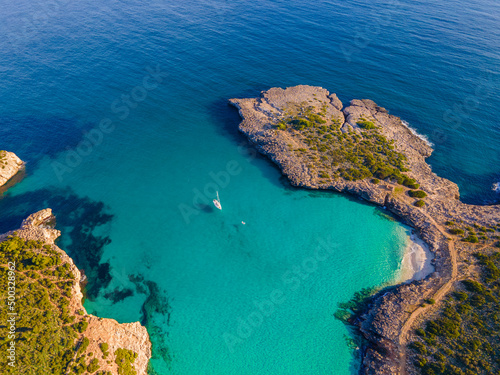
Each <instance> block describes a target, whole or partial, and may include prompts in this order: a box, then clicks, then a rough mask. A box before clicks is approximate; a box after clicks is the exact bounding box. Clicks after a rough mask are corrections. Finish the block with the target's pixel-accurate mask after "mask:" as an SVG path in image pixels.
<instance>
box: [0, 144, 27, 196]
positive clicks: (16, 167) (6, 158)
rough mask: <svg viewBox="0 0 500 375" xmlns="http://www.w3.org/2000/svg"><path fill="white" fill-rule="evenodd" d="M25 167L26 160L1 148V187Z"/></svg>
mask: <svg viewBox="0 0 500 375" xmlns="http://www.w3.org/2000/svg"><path fill="white" fill-rule="evenodd" d="M23 169H24V162H23V161H22V160H21V159H19V158H18V157H17V155H16V154H14V153H12V152H8V151H4V150H0V188H1V187H2V186H4V185H6V184H7V182H9V180H11V179H12V178H13V177H14V176H16V175H17V174H18V173H19V172H20V171H22V170H23ZM0 191H1V190H0Z"/></svg>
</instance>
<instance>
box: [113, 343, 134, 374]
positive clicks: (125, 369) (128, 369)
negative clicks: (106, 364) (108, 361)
mask: <svg viewBox="0 0 500 375" xmlns="http://www.w3.org/2000/svg"><path fill="white" fill-rule="evenodd" d="M115 356H116V359H115V363H116V364H117V365H118V374H119V375H137V371H136V370H135V367H134V365H133V363H134V362H135V359H136V358H137V353H134V352H133V351H131V350H127V349H122V348H119V349H116V351H115Z"/></svg>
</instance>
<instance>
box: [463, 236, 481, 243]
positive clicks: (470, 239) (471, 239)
mask: <svg viewBox="0 0 500 375" xmlns="http://www.w3.org/2000/svg"><path fill="white" fill-rule="evenodd" d="M464 241H465V242H470V243H478V242H479V238H477V236H475V235H474V234H469V236H467V237H466V238H464Z"/></svg>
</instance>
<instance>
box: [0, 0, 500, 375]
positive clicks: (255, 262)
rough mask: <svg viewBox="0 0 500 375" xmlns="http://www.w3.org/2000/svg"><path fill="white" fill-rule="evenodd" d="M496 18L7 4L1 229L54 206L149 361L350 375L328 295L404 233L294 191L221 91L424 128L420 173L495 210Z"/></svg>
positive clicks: (395, 260) (157, 4)
mask: <svg viewBox="0 0 500 375" xmlns="http://www.w3.org/2000/svg"><path fill="white" fill-rule="evenodd" d="M499 9H500V8H499V5H498V3H496V2H492V1H487V2H484V1H482V2H479V1H471V2H467V3H466V4H464V3H462V2H458V1H452V2H447V3H446V5H444V4H435V3H434V2H430V1H423V2H418V3H415V2H410V1H399V2H381V1H375V2H370V3H369V4H365V3H363V2H357V1H349V2H337V1H324V2H320V3H314V6H311V4H309V3H307V2H298V1H287V2H284V1H277V2H276V1H275V2H265V1H260V0H259V1H232V2H228V1H183V2H173V1H165V2H161V1H147V2H141V3H139V2H137V1H120V2H118V1H112V0H105V1H102V2H99V4H95V3H92V2H90V1H80V2H67V1H56V2H54V3H53V4H52V3H51V5H48V4H47V5H46V4H42V3H34V2H31V1H26V0H25V1H21V2H18V3H17V5H16V7H14V6H10V5H7V4H5V5H4V6H3V8H2V12H0V31H1V32H2V33H4V34H5V35H7V38H6V39H5V40H4V41H3V42H2V44H1V45H0V57H1V58H0V61H1V63H0V72H1V74H2V76H3V79H2V80H1V81H0V97H1V98H2V99H3V101H2V107H1V108H0V149H4V148H7V149H9V150H12V151H15V152H16V153H17V154H18V155H19V156H20V157H21V158H22V159H23V160H26V161H27V162H28V166H27V168H28V176H27V178H26V179H25V180H24V181H23V182H22V183H21V184H19V185H17V186H16V187H14V188H13V189H11V190H9V193H8V195H7V196H6V197H5V198H4V199H2V200H1V201H0V219H1V221H0V229H1V231H5V230H7V229H12V228H15V227H16V226H18V225H19V224H20V221H21V220H22V218H23V217H25V216H26V215H27V214H28V213H30V212H33V211H36V210H38V209H42V208H45V207H52V208H53V209H54V212H55V213H56V214H57V215H58V228H59V229H61V230H62V231H63V236H62V238H61V243H60V245H61V247H63V248H65V249H67V251H68V252H69V253H70V255H71V256H72V257H74V259H75V260H76V262H77V265H78V266H79V267H80V268H83V269H84V270H85V272H86V273H87V275H88V276H89V280H90V283H89V290H88V292H89V300H88V301H87V302H86V307H87V309H88V311H89V312H91V313H95V314H97V315H99V316H105V317H111V318H115V319H117V320H118V321H121V322H129V321H135V320H142V321H143V323H144V324H146V325H147V326H148V329H149V331H150V333H151V336H152V341H153V344H154V355H155V358H154V360H153V361H152V364H153V369H154V370H156V372H157V373H159V374H179V375H186V374H187V375H190V374H216V375H218V374H228V373H229V374H250V373H252V374H254V373H269V374H311V373H313V374H331V373H334V374H348V373H350V372H351V371H352V368H353V367H352V366H353V363H352V360H353V356H352V353H351V351H350V350H349V349H348V347H347V345H346V343H345V340H344V335H347V334H348V332H347V330H346V328H345V327H343V326H342V324H341V323H340V322H338V321H336V320H335V319H334V318H333V313H334V312H335V309H336V305H337V303H338V302H342V301H345V300H347V299H349V298H350V297H351V296H352V294H353V293H354V292H355V291H358V290H359V289H361V288H363V287H368V286H376V285H382V284H384V283H387V282H392V281H394V280H395V279H397V277H399V274H400V271H399V267H400V262H401V260H402V257H403V251H404V248H405V246H406V244H407V241H408V238H409V233H408V230H407V229H406V228H404V227H403V226H401V225H399V224H398V223H396V222H394V221H391V220H389V219H387V218H386V217H384V216H383V214H382V213H381V212H380V211H379V210H377V209H375V208H374V207H372V206H368V205H365V204H363V203H361V201H358V200H353V199H348V198H346V197H342V196H340V195H336V194H330V193H320V192H310V191H303V190H297V189H293V188H291V187H290V186H289V185H288V184H287V183H286V181H285V180H284V179H283V178H282V177H281V176H280V174H279V172H278V171H277V169H276V168H275V167H274V166H272V165H271V163H270V162H269V161H267V160H266V159H264V158H262V157H259V156H256V155H255V151H254V150H253V149H251V148H249V147H248V145H247V144H246V142H245V140H244V138H243V137H242V136H241V135H239V134H238V132H237V130H236V129H237V125H238V122H239V117H238V114H237V112H236V110H234V109H233V108H231V107H229V106H228V105H227V99H228V98H231V97H249V96H256V95H258V94H259V92H260V90H263V89H267V88H269V87H272V86H282V87H285V86H290V85H295V84H313V85H321V86H323V87H325V88H327V89H329V90H331V91H333V92H336V93H338V95H339V97H340V99H341V100H343V101H344V103H345V104H347V103H348V100H350V99H352V98H371V99H373V100H375V101H376V102H377V103H378V104H380V105H383V106H384V107H386V108H388V109H389V110H390V111H391V113H393V114H396V115H399V116H402V118H403V119H405V120H407V121H408V122H409V124H410V126H412V127H413V128H415V129H417V130H418V131H419V132H420V133H422V134H424V135H426V136H427V137H428V139H429V140H430V142H432V143H433V144H434V145H435V149H436V151H435V153H434V155H433V156H432V157H431V158H430V160H429V161H430V163H431V164H432V166H433V169H434V171H435V172H436V173H438V174H440V175H442V176H444V177H447V178H450V179H452V180H453V181H455V182H457V183H458V184H459V185H460V188H461V192H462V199H463V200H464V201H467V202H474V203H484V202H493V201H498V198H499V195H498V193H497V192H494V191H493V190H491V187H492V185H493V183H494V182H497V181H500V169H499V165H500V163H498V161H499V155H498V144H499V140H500V131H499V127H498V126H497V121H496V117H497V110H496V109H497V108H499V107H500V102H499V100H500V99H499V97H498V96H497V95H495V94H494V93H495V92H497V91H498V89H499V88H500V87H499V83H498V82H499V79H498V78H499V77H498V72H497V69H496V67H498V66H499V53H498V51H499V49H498V40H499V38H498V36H499V34H500V30H499V26H498V25H499V24H500V23H499V22H498V18H499V14H500V13H499ZM40 15H42V16H43V17H40ZM35 17H38V18H35ZM152 72H153V73H152ZM152 74H153V76H152ZM150 76H152V78H147V77H150ZM155 83H157V85H156V84H155ZM101 122H102V123H103V127H102V128H103V129H106V131H108V132H107V133H101V134H102V138H101V137H100V136H98V135H96V132H95V129H98V128H99V124H100V123H101ZM111 128H112V130H111ZM85 139H87V140H86V141H85ZM82 141H85V142H84V143H81V142H82ZM92 141H93V143H92ZM89 142H90V143H89ZM75 150H77V151H78V152H79V155H80V157H81V159H80V158H78V156H76V157H75V153H74V152H73V151H75ZM82 155H83V156H82ZM56 162H57V163H60V164H55V163H56ZM228 163H229V164H228ZM229 172H231V173H229ZM225 173H227V175H226V174H225ZM214 176H215V177H214ZM214 184H215V185H217V186H215V185H214ZM215 190H219V193H220V198H221V203H222V206H223V210H222V211H221V212H220V211H216V210H215V209H214V208H213V206H212V205H211V203H210V202H211V200H212V199H213V198H214V195H215ZM195 197H196V198H197V199H198V201H199V202H201V203H203V201H205V203H206V202H208V203H207V205H206V206H205V207H202V208H201V209H195V208H194V207H193V204H192V202H193V199H194V198H195ZM183 212H184V215H183ZM242 221H244V222H245V223H246V224H245V225H243V224H242ZM321 243H326V245H324V247H325V248H326V249H329V251H328V252H326V254H328V256H327V257H326V259H324V260H321V261H320V260H318V258H315V256H318V255H317V254H316V252H317V251H316V247H317V246H318V244H321ZM315 254H316V255H315ZM311 257H312V258H311ZM319 258H320V259H323V258H324V254H323V256H322V255H321V254H320V255H319ZM311 259H312V260H311ZM297 280H299V281H297ZM273 291H274V292H275V294H276V293H277V295H281V294H280V291H281V292H282V294H283V295H282V296H281V297H282V298H275V300H276V301H278V302H279V301H281V302H279V303H274V304H273V309H269V310H265V309H264V311H265V312H266V314H267V315H266V316H264V315H265V314H264V313H263V312H261V311H260V309H259V306H261V307H262V306H270V305H269V304H266V303H264V302H263V301H268V300H270V298H271V296H275V297H276V295H275V294H273ZM271 310H272V312H269V311H271ZM259 314H260V315H259ZM259 316H261V319H260V318H259ZM249 319H250V320H249ZM252 319H253V320H252ZM242 322H243V323H242ZM250 323H253V326H252V325H251V324H250ZM246 326H249V327H250V328H248V327H246ZM244 328H247V329H246V330H245V329H244ZM228 340H230V341H229V345H228ZM354 365H355V364H354Z"/></svg>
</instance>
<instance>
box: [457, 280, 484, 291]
mask: <svg viewBox="0 0 500 375" xmlns="http://www.w3.org/2000/svg"><path fill="white" fill-rule="evenodd" d="M462 284H463V285H464V286H465V289H467V290H468V291H469V292H473V293H479V294H483V293H484V292H485V291H486V289H485V287H484V285H483V284H481V283H480V282H478V281H476V280H463V281H462Z"/></svg>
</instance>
